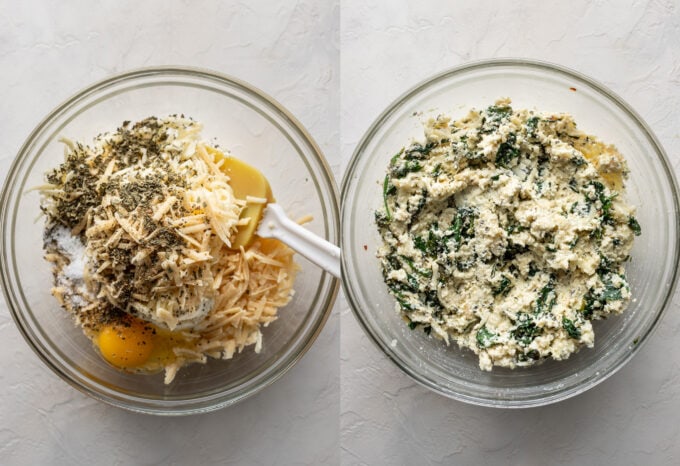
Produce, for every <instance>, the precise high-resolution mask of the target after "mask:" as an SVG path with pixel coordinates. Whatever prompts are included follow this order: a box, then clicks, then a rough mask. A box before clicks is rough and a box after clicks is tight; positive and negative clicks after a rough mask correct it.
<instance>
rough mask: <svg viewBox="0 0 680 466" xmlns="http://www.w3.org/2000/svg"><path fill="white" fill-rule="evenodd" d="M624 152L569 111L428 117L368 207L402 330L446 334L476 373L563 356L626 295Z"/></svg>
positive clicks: (619, 308)
mask: <svg viewBox="0 0 680 466" xmlns="http://www.w3.org/2000/svg"><path fill="white" fill-rule="evenodd" d="M627 174H628V173H627V166H626V162H625V160H624V158H623V157H622V156H621V154H619V152H618V151H617V150H616V148H615V147H613V146H611V145H607V144H604V143H602V142H600V141H599V140H598V139H597V138H596V137H594V136H590V135H587V134H585V133H583V132H581V131H580V130H578V129H577V128H576V123H575V122H574V120H573V118H572V117H571V116H570V115H567V114H550V113H538V112H534V111H530V110H514V109H513V108H511V106H510V100H509V99H504V100H499V101H497V102H496V103H495V104H494V105H492V106H490V107H488V108H487V109H485V110H472V111H470V112H469V113H468V115H467V116H466V117H464V118H462V119H460V120H458V121H451V119H450V118H448V117H445V116H439V117H437V118H436V119H430V120H429V121H428V122H427V123H426V124H425V139H424V140H423V141H421V142H414V143H412V144H411V145H410V146H408V147H406V148H404V149H402V150H401V151H399V153H398V154H396V155H395V156H394V157H393V158H392V160H391V162H390V164H389V167H388V170H387V176H386V177H385V180H384V184H383V194H384V206H383V207H382V208H381V209H379V210H378V211H377V212H376V223H377V226H378V229H379V231H380V234H381V236H382V239H383V241H384V243H383V245H382V246H381V248H380V249H379V252H378V257H379V259H380V261H381V264H382V270H383V276H384V279H385V283H386V284H387V286H388V287H389V290H390V292H391V294H392V295H393V296H394V298H395V299H396V301H397V304H396V306H397V308H398V310H399V312H400V313H401V315H402V316H403V318H404V320H405V321H406V322H407V323H408V325H409V326H410V327H411V329H415V328H417V327H418V328H421V329H422V330H424V331H425V332H426V333H428V334H432V335H434V336H436V337H438V338H441V339H443V340H444V341H445V342H446V343H447V344H448V342H449V341H450V340H454V341H456V342H457V343H458V344H459V345H460V346H461V347H465V348H469V349H471V350H472V351H474V352H475V353H477V354H478V356H479V365H480V368H482V369H484V370H491V368H492V367H493V366H503V367H509V368H514V367H516V366H529V365H532V364H535V363H536V362H538V361H541V360H543V359H545V358H549V357H552V358H553V359H556V360H561V359H566V358H568V357H569V356H570V355H571V354H572V353H574V352H575V351H578V349H579V348H581V347H582V346H587V347H592V346H593V344H594V335H593V326H592V321H593V320H597V319H603V318H606V317H607V316H609V315H610V314H620V313H621V312H623V310H624V309H625V308H626V306H627V305H628V303H629V301H630V299H631V292H630V287H629V284H628V282H627V280H626V276H625V269H624V264H625V262H626V261H628V260H629V259H630V257H629V252H630V250H631V247H632V244H633V238H634V236H635V235H639V234H640V232H641V229H640V225H639V223H638V222H637V220H636V219H635V217H634V209H633V207H631V206H630V205H629V204H627V203H626V200H625V197H624V194H625V192H624V184H623V182H624V179H625V178H626V177H627Z"/></svg>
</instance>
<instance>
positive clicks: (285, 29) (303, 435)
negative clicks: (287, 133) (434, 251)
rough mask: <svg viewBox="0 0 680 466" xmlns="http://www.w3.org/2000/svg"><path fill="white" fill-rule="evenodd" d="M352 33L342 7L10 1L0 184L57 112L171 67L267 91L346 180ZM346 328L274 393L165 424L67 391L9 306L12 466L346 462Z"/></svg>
mask: <svg viewBox="0 0 680 466" xmlns="http://www.w3.org/2000/svg"><path fill="white" fill-rule="evenodd" d="M338 26H339V11H338V5H337V2H333V1H329V2H325V1H324V2H316V1H311V0H310V1H297V2H263V1H244V2H235V1H228V2H227V1H223V2H217V1H196V2H189V1H185V2H181V1H173V0H164V1H137V0H131V1H107V2H103V1H101V2H97V1H91V0H83V1H78V2H76V1H59V2H54V1H49V0H45V1H21V2H15V1H10V0H0V106H1V108H2V110H0V181H2V180H4V178H5V175H6V173H7V169H8V167H9V164H10V162H11V160H12V159H13V157H14V155H15V154H16V152H17V151H18V149H19V147H20V145H21V144H22V143H23V141H24V139H25V138H26V137H27V136H28V134H29V132H30V131H31V130H32V129H33V127H34V126H35V125H36V124H37V123H38V122H39V121H40V119H42V118H43V117H44V116H45V115H46V114H47V112H49V111H50V110H51V109H52V108H54V107H55V106H56V105H57V104H59V103H61V102H62V101H63V100H65V99H66V98H67V97H69V96H70V95H72V94H73V93H75V92H76V91H78V90H79V89H81V88H83V87H84V86H86V85H89V84H91V83H92V82H94V81H97V80H100V79H103V78H105V77H108V76H109V75H111V74H114V73H118V72H122V71H125V70H128V69H131V68H135V67H140V66H149V65H162V64H176V65H193V66H200V67H206V68H211V69H214V70H216V71H219V72H223V73H227V74H230V75H233V76H235V77H238V78H241V79H243V80H246V81H248V82H250V83H252V84H254V85H255V86H257V87H259V88H260V89H262V90H264V91H265V92H267V93H268V94H270V95H272V96H273V97H274V98H275V99H277V100H278V101H279V102H280V103H282V104H283V105H284V106H285V107H287V108H288V109H289V110H290V111H291V112H292V113H293V114H294V115H296V116H297V117H298V118H299V119H300V120H301V122H302V123H303V125H305V126H306V128H307V129H308V130H309V131H310V133H311V134H312V135H313V137H314V138H315V139H316V141H317V142H318V143H319V144H320V146H321V147H322V149H323V150H324V152H325V153H326V154H328V157H329V159H330V161H331V162H334V164H333V167H334V169H335V171H336V172H337V171H338V167H339V157H338V143H339V97H338V93H337V92H336V91H335V90H337V88H338V86H339V69H338V61H339V50H338V38H339V32H338ZM46 286H47V284H46ZM338 320H339V319H338V317H337V313H336V314H335V315H334V316H333V317H331V319H330V320H329V322H328V324H327V325H326V328H325V329H324V331H323V332H322V334H321V335H320V337H319V339H318V340H317V342H316V344H315V345H314V346H313V347H312V348H311V350H310V351H309V352H308V354H307V355H306V356H304V357H303V358H302V360H301V361H300V362H299V363H298V364H297V365H296V366H295V367H294V368H293V369H292V370H290V371H289V372H288V373H287V374H286V375H284V376H283V378H282V379H280V380H279V381H278V382H276V383H275V384H274V385H272V386H271V387H268V388H267V389H265V390H264V391H263V392H261V393H260V394H258V395H256V396H254V397H252V398H250V399H248V400H246V401H244V402H242V403H240V404H238V405H236V406H234V407H231V408H227V409H224V410H222V411H218V412H215V413H212V414H208V415H202V416H192V417H186V418H179V419H162V418H157V417H152V416H146V415H138V414H132V413H128V412H126V411H123V410H120V409H117V408H112V407H109V406H107V405H104V404H101V403H99V402H96V401H94V400H91V399H89V398H87V397H86V396H85V395H82V394H80V393H79V392H77V391H76V390H74V389H73V388H71V387H70V386H68V385H67V384H66V383H64V382H62V381H61V380H60V379H59V378H58V377H57V376H56V375H55V374H53V373H52V372H51V371H50V370H48V369H47V368H46V367H45V366H44V365H43V364H42V363H41V362H40V361H39V360H38V358H37V356H35V355H34V354H33V352H32V351H31V350H30V349H29V347H28V345H27V344H26V343H25V342H24V341H23V339H22V338H21V336H20V335H19V332H18V331H17V329H16V327H15V326H14V323H13V322H12V320H11V318H10V316H9V312H8V310H7V306H6V304H5V302H4V300H3V299H2V298H0V393H1V395H0V464H2V465H21V466H23V465H50V464H55V465H81V464H82V465H94V464H96V465H100V464H102V465H106V464H126V465H127V464H140V465H146V464H148V465H151V464H170V465H172V464H191V465H202V464H206V465H208V464H247V465H260V464H285V465H288V464H337V463H338V458H339V444H338V438H339V423H338V412H339V409H340V408H339V380H338V376H339V369H338V366H339V362H338V361H339V359H338V358H339V355H338V352H339V343H338V342H339V324H338Z"/></svg>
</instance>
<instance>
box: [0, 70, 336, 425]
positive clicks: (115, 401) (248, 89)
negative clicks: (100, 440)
mask: <svg viewBox="0 0 680 466" xmlns="http://www.w3.org/2000/svg"><path fill="white" fill-rule="evenodd" d="M156 76H161V77H162V76H172V77H176V78H179V80H178V81H176V82H177V83H179V84H182V82H183V81H181V78H183V77H191V78H199V79H203V80H207V81H209V82H211V83H215V84H218V85H223V86H225V85H226V86H232V87H234V88H237V89H238V90H240V91H243V92H244V93H246V94H247V95H249V96H251V97H253V98H254V99H255V100H257V101H258V102H260V103H261V104H266V105H268V106H270V107H271V109H270V110H274V111H276V112H278V114H279V116H280V117H282V119H283V120H285V121H287V122H288V123H289V124H290V126H291V128H292V129H293V130H294V131H296V132H298V135H299V136H300V137H301V139H303V140H304V141H305V143H306V144H307V145H308V146H309V148H310V149H311V150H310V152H309V154H305V157H306V156H307V155H311V156H312V157H313V160H314V161H315V162H316V163H317V164H318V167H319V172H320V175H321V177H319V179H318V180H319V185H320V186H322V187H323V188H324V190H326V191H327V194H328V203H329V207H330V208H329V209H328V216H329V217H330V219H329V220H330V221H329V223H330V226H331V228H330V229H329V235H330V236H331V237H330V238H329V240H330V241H331V242H334V243H337V242H338V241H339V238H340V207H339V195H338V188H337V184H336V182H335V178H334V176H333V173H332V170H331V169H330V166H329V165H328V162H327V160H326V158H325V156H324V155H323V152H322V151H321V148H320V147H319V146H318V144H317V143H316V141H315V140H314V138H312V136H311V135H310V133H309V132H308V131H307V129H306V128H305V127H304V126H303V125H302V123H301V122H300V121H299V120H298V119H297V118H296V117H295V116H293V114H292V113H291V112H290V111H288V110H287V109H286V108H285V107H284V106H283V105H281V104H280V103H279V102H278V101H277V100H275V99H274V98H273V97H271V96H270V95H269V94H267V93H265V92H263V91H262V90H260V89H259V88H258V87H256V86H254V85H252V84H250V83H248V82H246V81H244V80H242V79H239V78H235V77H233V76H231V75H227V74H224V73H220V72H217V71H213V70H209V69H207V68H200V67H193V66H182V65H161V66H148V67H140V68H133V69H130V70H127V71H124V72H121V73H116V74H113V75H110V76H109V77H106V78H104V79H101V80H98V81H96V82H94V83H92V84H90V85H88V86H87V87H85V88H84V89H82V90H80V91H77V92H76V93H74V94H72V95H71V96H70V97H68V98H67V99H66V100H64V101H62V102H61V103H60V104H59V105H57V106H56V107H55V108H54V109H53V110H51V111H50V112H49V113H48V114H47V116H45V117H44V118H42V120H40V122H39V123H38V124H37V125H36V126H35V127H34V129H33V130H32V131H31V132H30V134H29V135H28V137H27V138H26V139H25V140H24V142H23V144H22V145H21V147H20V148H19V150H18V151H17V152H16V155H15V156H14V158H13V160H12V163H11V165H10V167H9V169H8V171H7V175H6V177H5V180H4V182H3V186H2V189H1V191H0V207H2V212H0V219H1V220H2V221H0V241H2V244H3V247H2V248H0V272H2V273H0V285H1V288H2V291H3V294H4V296H5V301H6V303H7V307H8V309H9V312H10V314H11V315H12V319H13V320H14V323H15V324H16V327H17V328H18V330H19V332H20V333H21V335H22V337H23V338H24V340H25V341H26V343H28V346H29V347H30V348H31V349H32V350H33V352H34V353H35V354H36V355H37V356H38V357H39V358H40V360H42V361H43V363H45V365H46V366H47V367H49V368H50V369H51V370H52V371H53V372H54V373H56V374H57V375H58V376H59V377H60V378H61V379H62V380H64V381H65V382H67V383H68V384H69V385H71V386H72V387H74V388H75V389H77V390H78V391H80V392H81V393H84V394H86V395H88V396H90V397H92V398H94V399H97V400H99V401H102V402H104V403H107V404H109V405H112V406H116V407H119V408H123V409H126V410H128V411H133V412H139V413H145V414H155V415H162V416H176V415H190V414H198V413H204V412H210V411H215V410H218V409H222V408H225V407H227V406H231V405H233V404H235V403H237V402H239V401H242V400H244V399H246V398H248V397H250V396H252V395H255V394H256V393H259V392H260V391H262V390H263V389H265V388H266V387H268V386H269V385H271V384H273V383H274V382H276V381H277V380H278V379H280V378H281V377H282V376H283V375H284V374H285V373H286V372H288V371H289V370H290V369H291V368H292V367H293V366H294V365H295V364H296V363H297V362H298V361H299V360H300V359H301V358H302V357H303V356H304V355H305V354H306V353H307V351H308V350H309V349H310V348H311V346H312V345H313V344H314V342H315V341H316V339H317V337H318V336H319V334H320V333H321V331H322V330H323V328H324V327H325V325H326V323H327V321H328V319H329V317H330V315H331V313H332V310H333V305H334V304H335V302H336V298H337V295H338V292H339V289H340V281H339V280H338V279H336V278H333V277H330V275H329V274H328V273H327V272H323V275H322V277H323V276H324V275H326V276H327V280H329V282H328V291H327V292H326V296H325V297H324V299H323V300H322V301H321V302H320V303H319V305H320V307H319V308H320V309H322V315H321V316H320V319H319V320H318V322H317V325H316V327H315V328H314V329H313V331H312V332H311V333H309V334H308V335H307V336H306V338H305V340H306V341H304V344H303V345H302V346H301V347H300V349H299V350H298V351H297V352H296V353H295V354H293V355H291V356H289V358H288V361H287V362H286V363H285V364H283V365H282V366H281V367H279V368H278V369H277V370H276V371H275V372H273V373H272V374H270V375H269V377H268V378H266V379H264V380H261V381H259V382H258V383H256V384H254V385H253V386H251V387H246V389H245V390H244V389H243V388H238V389H235V390H234V392H233V393H232V394H230V395H229V396H227V397H225V396H224V393H223V392H217V393H210V394H208V395H202V396H201V397H199V398H195V399H192V398H183V399H181V400H172V401H170V402H168V401H167V400H162V399H159V400H156V399H149V398H140V397H137V396H136V395H132V396H131V395H127V394H124V395H122V396H117V395H119V394H120V392H118V391H115V390H106V392H104V393H103V392H101V391H100V390H101V387H99V386H98V385H101V384H98V385H89V384H88V385H85V384H83V383H82V382H81V381H79V380H75V379H73V378H72V377H71V376H70V375H69V374H68V373H67V371H66V370H64V368H62V364H63V363H61V362H57V361H56V360H55V358H54V356H53V355H51V354H46V353H48V352H47V351H45V348H43V345H42V344H38V343H37V342H35V341H34V339H33V337H32V336H31V333H32V330H30V329H29V327H30V325H29V324H28V323H27V322H26V321H25V319H26V318H25V316H24V315H23V310H22V309H21V305H20V304H19V303H18V302H15V301H16V300H17V298H16V297H15V295H14V294H15V292H14V289H13V286H14V285H13V283H12V282H13V281H15V280H11V279H10V273H8V272H11V274H13V271H10V270H9V269H10V260H8V258H7V254H6V251H7V250H9V249H11V248H5V247H4V245H5V243H6V237H7V239H8V241H9V243H10V244H9V245H13V242H14V240H13V235H12V234H11V232H12V231H13V225H14V221H12V222H11V225H10V224H9V223H7V222H8V221H9V220H10V218H9V214H8V213H7V212H8V209H6V206H7V204H8V203H9V202H10V201H11V198H13V197H14V196H13V194H14V193H13V190H14V188H15V186H16V183H17V181H18V180H19V176H20V175H21V169H22V168H23V167H22V164H23V163H24V162H26V161H27V155H28V153H29V151H30V150H31V146H32V145H33V142H34V141H35V140H36V139H37V138H38V137H39V136H40V135H41V134H42V133H43V131H44V129H45V127H46V126H48V125H49V124H51V123H52V122H53V121H54V120H55V119H57V118H60V117H62V116H63V115H64V114H68V112H69V111H70V110H71V109H72V108H73V107H74V106H76V105H78V104H79V103H81V102H83V101H87V99H88V98H96V96H97V95H98V94H99V93H101V92H102V91H105V90H107V89H108V88H110V87H113V86H116V85H119V84H120V85H125V84H126V83H131V82H132V83H134V81H136V80H144V79H146V78H153V77H156ZM146 87H149V86H146ZM150 87H153V85H151V86H150ZM135 88H136V87H135V86H131V87H128V88H126V89H125V91H129V90H132V89H135ZM95 105H96V103H95ZM86 108H89V107H86ZM78 113H80V111H78V112H77V113H76V114H75V115H78ZM280 130H281V129H280ZM28 172H30V170H26V173H28ZM334 225H335V229H334V228H333V226H334Z"/></svg>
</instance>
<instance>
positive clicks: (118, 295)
mask: <svg viewBox="0 0 680 466" xmlns="http://www.w3.org/2000/svg"><path fill="white" fill-rule="evenodd" d="M200 130H201V125H200V124H199V123H197V122H195V121H193V120H191V119H189V118H185V117H184V116H171V117H168V118H165V119H158V118H155V117H151V118H147V119H145V120H143V121H140V122H138V123H134V124H132V123H130V122H125V123H124V124H123V125H122V126H121V127H120V128H118V129H117V130H116V131H115V132H112V133H106V134H102V135H99V136H97V138H95V140H94V144H93V145H92V146H88V145H84V144H81V143H74V142H71V141H69V140H64V143H65V144H66V148H65V160H64V163H62V164H61V165H60V166H59V167H57V168H55V169H53V170H51V171H50V172H48V173H47V175H46V179H47V182H48V184H47V185H45V186H42V187H41V193H42V195H43V200H42V204H41V208H42V211H43V212H44V213H45V216H46V227H45V236H44V248H45V251H46V259H47V260H48V261H50V262H51V263H52V264H53V273H54V277H55V283H54V287H53V288H52V294H53V295H54V296H55V297H56V298H57V299H58V300H59V302H60V303H61V305H62V306H63V307H64V308H65V309H66V310H67V311H68V312H69V313H70V314H71V315H72V316H73V318H74V320H75V322H76V324H77V325H79V326H81V327H82V328H83V331H84V332H85V334H86V335H87V336H88V337H89V338H90V339H91V340H92V341H93V342H94V343H95V346H96V347H97V349H98V350H99V352H100V353H101V354H102V356H103V357H104V358H105V359H106V360H107V361H108V362H110V363H111V364H113V365H115V366H117V367H119V368H122V369H126V370H133V371H140V372H155V371H159V370H163V369H165V371H166V383H170V382H171V381H172V379H173V378H174V377H175V374H176V372H177V370H178V369H179V368H180V367H182V366H183V365H185V364H187V363H190V362H206V358H207V357H208V356H211V357H215V358H223V359H229V358H231V357H232V356H233V355H234V353H235V352H236V351H241V350H243V348H244V347H246V346H248V345H255V351H256V352H259V351H260V348H261V346H262V334H261V331H260V329H261V327H262V326H266V325H268V324H269V323H270V322H272V321H273V320H275V319H276V314H277V309H278V308H279V307H282V306H284V305H285V304H287V303H288V302H289V300H290V299H291V296H292V293H293V290H292V286H293V280H294V277H295V271H296V265H295V264H294V263H293V259H292V257H293V251H292V250H291V249H290V248H288V247H286V246H285V245H284V244H282V243H280V242H278V241H276V240H264V239H260V238H256V239H255V241H254V242H252V244H248V245H246V246H245V247H244V246H243V245H240V246H239V247H235V246H234V247H232V241H233V239H234V238H235V237H236V235H237V234H238V232H239V228H240V227H241V226H244V225H246V224H247V223H248V220H249V218H247V217H244V215H243V214H244V212H246V208H247V207H248V204H249V203H250V202H255V203H266V202H267V199H258V198H251V197H249V198H248V199H237V198H236V197H235V195H234V190H233V189H232V187H231V185H230V183H231V182H232V180H231V179H230V177H229V176H228V175H227V174H226V171H225V170H224V166H225V164H227V163H228V162H229V160H230V158H229V156H228V154H225V153H223V152H221V151H220V150H219V149H218V148H217V147H216V146H213V145H210V144H208V143H206V142H203V141H202V140H201V138H200Z"/></svg>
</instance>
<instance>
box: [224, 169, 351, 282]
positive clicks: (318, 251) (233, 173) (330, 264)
mask: <svg viewBox="0 0 680 466" xmlns="http://www.w3.org/2000/svg"><path fill="white" fill-rule="evenodd" d="M221 168H222V170H224V171H225V173H227V175H229V177H230V178H231V180H230V182H229V184H230V185H231V187H232V189H233V190H234V196H236V197H237V198H238V199H245V200H246V201H247V199H248V196H252V197H254V198H260V199H262V198H264V199H267V203H266V204H263V203H248V204H246V207H245V209H244V210H243V213H242V214H241V216H242V218H245V217H249V218H250V221H249V222H248V223H247V224H246V225H243V226H241V227H239V231H238V233H237V235H236V237H235V239H234V242H233V244H232V247H234V248H238V247H240V246H244V247H245V246H247V245H249V244H250V243H251V242H252V241H253V239H254V238H255V236H256V235H257V236H259V237H261V238H275V239H278V240H279V241H281V242H283V243H286V244H287V245H288V246H290V247H291V248H292V249H294V250H295V251H296V252H298V253H300V254H301V255H303V256H305V257H306V258H307V259H309V260H310V261H312V262H313V263H314V264H316V265H318V266H319V267H321V268H322V269H324V270H325V271H326V272H328V273H330V274H331V275H333V276H334V277H337V278H340V248H339V247H337V246H336V245H335V244H333V243H330V242H328V241H326V240H324V239H323V238H321V237H319V236H316V235H315V234H314V233H312V232H311V231H309V230H307V229H306V228H304V227H303V226H302V225H299V224H298V223H296V222H294V221H293V220H291V219H290V218H288V216H287V215H286V214H285V212H284V210H283V208H282V207H281V206H280V205H279V204H276V203H275V202H274V198H273V197H272V191H271V188H270V186H269V182H268V181H267V179H266V178H265V177H264V175H263V174H262V173H260V171H259V170H257V169H256V168H254V167H251V166H250V165H248V164H247V163H244V162H242V161H241V160H238V159H236V158H234V157H226V158H225V159H224V162H223V164H222V167H221Z"/></svg>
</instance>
